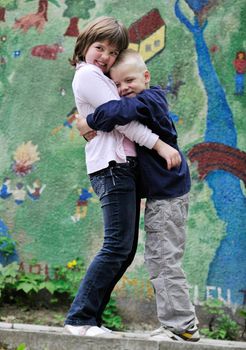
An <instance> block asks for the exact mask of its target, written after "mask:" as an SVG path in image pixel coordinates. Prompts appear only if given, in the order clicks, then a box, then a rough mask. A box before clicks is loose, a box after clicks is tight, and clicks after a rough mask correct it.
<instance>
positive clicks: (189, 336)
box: [150, 325, 200, 342]
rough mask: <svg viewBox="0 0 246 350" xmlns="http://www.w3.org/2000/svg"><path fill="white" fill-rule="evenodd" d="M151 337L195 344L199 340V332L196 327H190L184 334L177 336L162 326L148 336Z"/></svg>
mask: <svg viewBox="0 0 246 350" xmlns="http://www.w3.org/2000/svg"><path fill="white" fill-rule="evenodd" d="M150 336H151V337H157V338H158V337H164V338H167V337H168V338H169V339H172V340H179V341H189V342H197V341H199V340H200V334H199V330H198V328H197V326H196V325H194V326H192V327H191V328H190V329H187V330H186V331H185V332H183V333H180V334H177V333H175V332H173V331H171V330H169V329H167V328H165V327H164V326H161V327H159V328H158V329H156V330H154V331H153V332H151V334H150Z"/></svg>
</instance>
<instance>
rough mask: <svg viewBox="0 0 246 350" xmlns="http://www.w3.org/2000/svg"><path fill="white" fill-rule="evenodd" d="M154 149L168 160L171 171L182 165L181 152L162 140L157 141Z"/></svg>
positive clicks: (168, 167)
mask: <svg viewBox="0 0 246 350" xmlns="http://www.w3.org/2000/svg"><path fill="white" fill-rule="evenodd" d="M153 149H155V150H156V151H157V153H158V154H159V156H161V157H162V158H164V159H165V160H166V162H167V169H168V170H171V169H172V168H175V167H177V166H179V165H180V164H181V157H180V154H179V152H178V151H177V150H176V149H175V148H173V147H171V146H169V145H168V144H167V143H165V142H163V141H161V140H160V139H158V140H157V142H156V144H155V145H154V147H153Z"/></svg>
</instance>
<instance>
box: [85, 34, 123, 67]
mask: <svg viewBox="0 0 246 350" xmlns="http://www.w3.org/2000/svg"><path fill="white" fill-rule="evenodd" d="M118 55H119V50H118V49H117V47H116V46H115V45H110V44H109V42H108V41H107V40H104V41H96V42H95V43H93V44H91V46H89V48H88V50H87V52H86V55H85V62H86V63H90V64H94V65H95V66H97V67H98V68H100V69H101V71H102V72H103V73H108V72H109V70H110V68H111V67H112V65H113V64H114V62H115V60H116V58H117V56H118Z"/></svg>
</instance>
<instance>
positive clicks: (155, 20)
mask: <svg viewBox="0 0 246 350" xmlns="http://www.w3.org/2000/svg"><path fill="white" fill-rule="evenodd" d="M164 24H165V22H164V20H163V19H162V17H161V15H160V12H159V11H158V9H153V10H151V11H150V12H148V13H147V14H146V15H144V16H143V17H141V18H140V19H138V20H137V21H136V22H134V23H132V24H131V26H130V27H129V29H128V34H129V39H130V42H131V43H138V42H139V41H141V40H144V39H145V38H147V37H148V36H149V35H151V34H152V33H154V32H155V31H156V30H158V29H160V28H161V27H162V26H163V25H164Z"/></svg>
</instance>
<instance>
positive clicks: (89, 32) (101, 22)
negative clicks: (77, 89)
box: [69, 16, 129, 66]
mask: <svg viewBox="0 0 246 350" xmlns="http://www.w3.org/2000/svg"><path fill="white" fill-rule="evenodd" d="M104 40H108V42H109V44H110V45H115V46H116V47H117V49H118V50H119V51H120V52H121V51H122V50H124V49H126V48H127V46H128V44H129V39H128V32H127V29H126V27H125V26H124V25H123V23H121V22H119V21H118V20H117V19H115V18H113V17H106V16H102V17H98V18H96V19H94V20H93V21H91V22H90V23H88V24H87V26H86V27H85V28H84V29H83V30H82V32H81V33H80V34H79V36H78V38H77V41H76V44H75V48H74V53H73V58H72V59H70V60H69V61H70V63H71V65H72V66H76V64H77V63H78V62H80V61H84V60H85V55H86V52H87V50H88V48H89V47H90V46H91V45H92V44H93V43H94V42H96V41H104Z"/></svg>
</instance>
